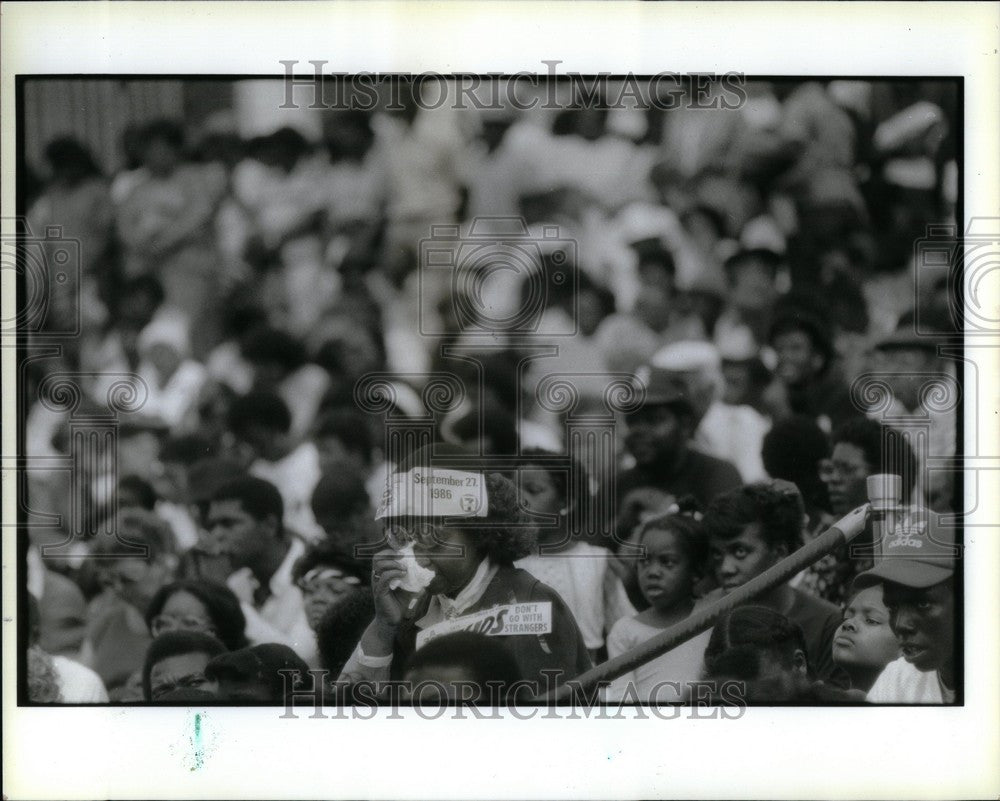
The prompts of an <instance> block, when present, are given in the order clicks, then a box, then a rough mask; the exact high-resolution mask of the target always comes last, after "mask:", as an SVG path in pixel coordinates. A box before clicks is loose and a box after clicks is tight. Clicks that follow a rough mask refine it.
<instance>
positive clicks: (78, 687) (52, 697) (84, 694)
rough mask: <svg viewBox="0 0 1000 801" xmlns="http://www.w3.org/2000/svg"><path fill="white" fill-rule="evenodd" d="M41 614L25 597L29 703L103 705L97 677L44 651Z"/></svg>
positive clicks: (103, 694) (104, 700) (104, 695)
mask: <svg viewBox="0 0 1000 801" xmlns="http://www.w3.org/2000/svg"><path fill="white" fill-rule="evenodd" d="M40 624H41V614H40V611H39V605H38V602H37V601H36V600H35V597H34V596H33V595H29V596H28V700H29V701H32V702H33V703H62V704H103V703H107V701H108V694H107V692H106V691H105V689H104V684H103V683H102V682H101V679H100V677H99V676H98V675H97V674H96V673H95V672H94V671H92V670H91V669H90V668H88V667H85V666H84V665H81V664H80V663H79V662H76V661H75V660H72V659H69V658H67V657H65V656H61V655H59V654H51V653H49V652H48V651H46V650H45V649H44V648H43V647H42V645H41V642H40V637H41V626H40Z"/></svg>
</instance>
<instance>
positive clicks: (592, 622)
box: [514, 542, 635, 649]
mask: <svg viewBox="0 0 1000 801" xmlns="http://www.w3.org/2000/svg"><path fill="white" fill-rule="evenodd" d="M610 556H611V552H610V551H608V550H607V549H606V548H600V547H598V546H596V545H589V544H587V543H585V542H577V543H574V544H573V545H571V546H570V547H569V548H567V549H566V550H565V551H560V552H559V553H554V554H548V555H546V556H538V555H535V554H532V555H531V556H527V557H525V558H524V559H519V560H517V562H515V563H514V564H515V565H516V566H517V567H520V568H522V569H524V570H527V571H528V572H529V573H531V575H533V576H534V577H535V578H536V579H538V580H539V581H540V582H542V583H543V584H547V585H548V586H550V587H551V588H552V589H554V590H555V591H556V592H557V593H559V597H561V598H562V599H563V600H564V601H565V602H566V606H568V607H569V610H570V612H572V613H573V617H574V618H576V624H577V626H579V627H580V633H581V634H583V641H584V643H585V644H586V646H587V647H588V648H591V649H593V648H600V647H601V646H602V645H604V633H605V632H606V631H609V630H610V629H611V627H612V626H613V625H614V624H615V623H616V622H617V621H618V620H620V619H621V618H623V617H630V616H631V615H634V614H635V608H634V607H633V606H632V604H631V603H630V602H629V600H628V595H627V594H626V593H625V588H624V587H623V586H622V583H621V580H620V579H619V578H618V576H617V575H615V572H614V571H613V570H611V569H610V567H609V566H608V559H609V558H610Z"/></svg>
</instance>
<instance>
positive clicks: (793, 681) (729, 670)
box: [704, 606, 863, 704]
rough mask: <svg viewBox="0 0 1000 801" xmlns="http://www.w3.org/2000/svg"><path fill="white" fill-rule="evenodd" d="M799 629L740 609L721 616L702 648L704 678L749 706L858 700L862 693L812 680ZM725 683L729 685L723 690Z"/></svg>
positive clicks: (758, 610) (780, 618) (763, 611)
mask: <svg viewBox="0 0 1000 801" xmlns="http://www.w3.org/2000/svg"><path fill="white" fill-rule="evenodd" d="M808 650H809V648H808V646H807V644H806V639H805V637H804V636H803V634H802V628H801V627H800V626H799V625H797V624H796V623H794V622H792V621H791V620H789V619H788V618H787V617H785V616H784V615H782V614H781V613H780V612H776V611H774V610H773V609H770V608H768V607H763V606H741V607H739V608H738V609H734V610H733V611H732V612H730V613H729V614H727V615H725V616H723V617H722V619H720V620H719V622H718V623H717V624H716V626H715V628H714V629H712V636H711V637H710V638H709V641H708V647H707V648H706V649H705V673H704V677H705V679H706V680H708V681H711V682H713V683H714V684H715V687H716V692H717V693H719V694H720V695H721V696H722V698H723V699H725V698H726V694H727V692H728V693H729V694H730V697H731V698H732V696H734V695H735V696H738V697H739V699H740V700H742V701H745V702H746V703H748V704H774V703H799V704H816V703H817V702H818V703H823V702H838V701H839V702H841V703H844V702H846V703H850V702H859V701H862V700H863V696H862V694H861V693H853V692H852V691H845V690H841V689H838V688H836V687H830V686H828V685H827V684H825V683H824V682H822V681H815V680H814V678H813V673H812V672H811V671H810V663H809V659H808V656H807V652H808ZM727 683H732V684H730V687H729V688H728V690H727V688H726V684H727Z"/></svg>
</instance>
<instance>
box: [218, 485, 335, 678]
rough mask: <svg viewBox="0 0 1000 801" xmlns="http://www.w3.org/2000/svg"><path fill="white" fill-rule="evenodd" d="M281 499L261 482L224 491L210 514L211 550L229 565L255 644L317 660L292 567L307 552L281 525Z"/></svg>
mask: <svg viewBox="0 0 1000 801" xmlns="http://www.w3.org/2000/svg"><path fill="white" fill-rule="evenodd" d="M282 519H283V508H282V502H281V495H280V494H279V493H278V490H277V489H276V488H275V487H274V485H273V484H270V483H269V482H267V481H264V480H263V479H260V478H254V477H252V476H247V477H244V478H237V479H234V480H233V481H230V482H229V483H227V484H224V485H223V486H221V487H219V489H217V490H216V491H215V495H214V496H213V497H212V501H211V505H210V506H209V508H208V517H207V520H206V527H207V529H208V532H209V533H208V538H207V542H206V550H208V551H209V552H210V553H215V554H217V555H219V556H222V557H224V558H225V559H226V560H227V561H228V563H229V570H230V573H229V577H228V578H227V579H226V583H227V584H228V585H229V588H230V589H231V590H232V591H233V592H234V593H235V594H236V597H237V598H239V599H240V606H241V608H242V610H243V614H244V616H245V617H246V621H247V625H246V635H247V639H248V640H250V642H252V643H255V644H257V643H283V644H286V645H289V646H291V647H292V648H295V649H296V650H297V652H298V653H299V654H300V655H302V656H303V658H306V659H310V658H314V655H315V643H314V638H313V633H312V630H311V629H310V628H309V623H308V621H307V620H306V615H305V610H304V609H303V607H302V593H301V591H300V590H299V588H298V587H297V586H295V582H294V581H292V566H293V565H294V564H295V562H296V560H297V559H298V558H299V557H300V556H301V555H302V553H303V551H304V550H305V546H304V545H303V543H302V541H301V540H298V539H294V538H291V537H289V536H288V535H287V534H286V532H285V530H284V527H283V525H282Z"/></svg>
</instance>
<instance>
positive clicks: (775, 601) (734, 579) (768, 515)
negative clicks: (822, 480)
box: [704, 482, 847, 685]
mask: <svg viewBox="0 0 1000 801" xmlns="http://www.w3.org/2000/svg"><path fill="white" fill-rule="evenodd" d="M802 521H803V512H802V506H801V498H800V496H799V495H798V493H797V491H795V488H794V487H791V488H790V491H789V490H785V489H782V488H781V487H780V486H778V485H776V484H775V483H773V482H772V483H769V484H751V485H749V486H746V487H741V488H740V489H737V490H733V491H732V492H728V493H726V494H725V495H721V496H719V497H718V498H716V499H715V500H714V501H713V502H712V503H711V504H709V506H708V509H707V510H706V512H705V519H704V528H705V533H706V534H707V536H708V541H709V547H710V552H711V556H712V561H713V563H714V566H715V579H716V581H717V582H718V583H719V586H720V588H721V594H723V595H725V594H728V593H730V592H732V591H733V590H735V589H736V588H737V587H740V586H742V585H744V584H746V583H747V582H748V581H750V580H751V579H754V578H756V577H757V576H759V575H760V574H761V573H763V572H764V571H765V570H767V569H768V568H770V567H773V566H774V565H776V564H777V563H778V562H780V561H781V560H782V559H784V558H785V557H786V556H788V554H790V553H792V552H793V551H795V550H796V549H798V548H799V546H800V545H801V544H802ZM754 601H755V603H757V604H760V605H762V606H767V607H770V608H772V609H774V610H776V611H777V612H780V613H781V614H782V615H784V616H787V617H788V619H789V620H790V621H792V622H793V623H795V624H796V625H798V626H799V627H800V628H801V629H802V633H803V636H804V637H805V645H806V651H805V654H806V656H807V657H808V659H809V664H810V665H811V667H812V670H813V671H814V676H815V678H818V679H821V680H823V681H832V682H833V683H835V684H841V685H843V684H846V682H847V676H846V675H845V674H844V673H843V671H841V670H839V669H838V668H837V666H836V665H835V664H834V662H833V652H832V643H833V635H834V633H835V632H836V630H837V627H838V626H839V625H840V618H841V615H840V610H839V609H838V608H837V607H836V606H834V605H833V604H831V603H828V602H826V601H822V600H820V599H818V598H815V597H813V596H812V595H809V594H808V593H805V592H802V591H801V590H798V589H796V588H794V587H792V586H790V585H789V584H788V583H785V584H780V585H778V586H777V587H775V588H774V589H772V590H770V591H769V592H767V593H766V594H764V595H761V596H758V597H757V598H755V599H754Z"/></svg>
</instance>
